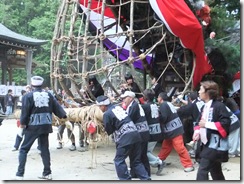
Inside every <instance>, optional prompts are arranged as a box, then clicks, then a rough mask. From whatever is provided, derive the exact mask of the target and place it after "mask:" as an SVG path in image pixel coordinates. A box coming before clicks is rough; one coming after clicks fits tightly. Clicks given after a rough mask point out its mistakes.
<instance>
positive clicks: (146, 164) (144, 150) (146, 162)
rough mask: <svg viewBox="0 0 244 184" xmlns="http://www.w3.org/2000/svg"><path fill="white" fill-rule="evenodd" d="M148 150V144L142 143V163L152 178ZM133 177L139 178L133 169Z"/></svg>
mask: <svg viewBox="0 0 244 184" xmlns="http://www.w3.org/2000/svg"><path fill="white" fill-rule="evenodd" d="M147 148H148V142H141V158H140V159H141V162H142V164H143V165H144V167H145V169H146V171H147V173H148V175H149V176H151V167H150V164H149V160H148V156H147ZM131 176H132V178H137V177H138V176H137V175H136V173H135V171H134V169H133V167H131Z"/></svg>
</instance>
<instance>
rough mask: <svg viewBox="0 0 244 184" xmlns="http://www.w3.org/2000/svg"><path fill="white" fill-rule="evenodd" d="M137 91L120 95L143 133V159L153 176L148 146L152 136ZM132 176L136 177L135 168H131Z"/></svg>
mask: <svg viewBox="0 0 244 184" xmlns="http://www.w3.org/2000/svg"><path fill="white" fill-rule="evenodd" d="M135 96H136V95H135V93H134V92H132V91H125V93H124V94H122V95H121V96H120V97H121V98H122V99H123V103H124V105H125V107H126V112H127V113H128V116H129V117H130V118H131V120H132V121H133V122H134V123H135V125H136V128H137V130H138V132H139V133H140V135H141V139H142V141H141V161H142V163H143V165H144V167H145V169H146V171H147V173H148V175H149V176H151V168H150V164H149V160H148V157H147V146H148V141H149V138H150V134H149V127H148V123H147V120H146V117H145V112H144V110H143V109H142V107H141V105H140V104H139V103H137V102H136V101H135ZM131 175H132V177H134V178H136V177H137V176H136V174H135V173H134V170H133V168H131Z"/></svg>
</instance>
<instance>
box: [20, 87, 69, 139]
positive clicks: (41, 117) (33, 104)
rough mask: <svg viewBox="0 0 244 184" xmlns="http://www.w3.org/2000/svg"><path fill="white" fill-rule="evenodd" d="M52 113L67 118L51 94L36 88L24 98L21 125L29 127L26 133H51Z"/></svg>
mask: <svg viewBox="0 0 244 184" xmlns="http://www.w3.org/2000/svg"><path fill="white" fill-rule="evenodd" d="M52 113H54V114H55V115H56V116H58V117H59V118H66V112H65V111H64V109H63V107H62V106H61V105H60V104H59V103H58V101H57V100H56V99H55V97H54V96H53V95H52V94H51V93H49V92H46V91H42V89H41V88H36V89H35V90H34V91H32V92H30V93H27V94H25V95H24V96H23V98H22V109H21V116H20V123H21V125H26V126H27V127H26V131H35V132H36V133H39V134H42V133H51V132H52Z"/></svg>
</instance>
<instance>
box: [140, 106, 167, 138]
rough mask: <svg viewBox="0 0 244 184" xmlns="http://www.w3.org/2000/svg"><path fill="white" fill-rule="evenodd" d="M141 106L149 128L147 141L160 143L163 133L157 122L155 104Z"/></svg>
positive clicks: (157, 113)
mask: <svg viewBox="0 0 244 184" xmlns="http://www.w3.org/2000/svg"><path fill="white" fill-rule="evenodd" d="M141 106H142V108H143V110H144V112H145V116H146V119H147V123H148V126H149V133H150V139H149V141H150V142H152V141H161V140H162V139H163V133H162V130H161V125H160V122H159V111H158V106H157V104H155V103H151V102H149V103H146V104H143V105H141Z"/></svg>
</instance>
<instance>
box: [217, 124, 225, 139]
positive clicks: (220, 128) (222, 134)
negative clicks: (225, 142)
mask: <svg viewBox="0 0 244 184" xmlns="http://www.w3.org/2000/svg"><path fill="white" fill-rule="evenodd" d="M215 126H216V127H217V129H218V132H219V133H220V135H221V136H222V137H223V138H226V137H227V133H226V131H225V129H224V128H223V127H222V126H221V123H220V122H215Z"/></svg>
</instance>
